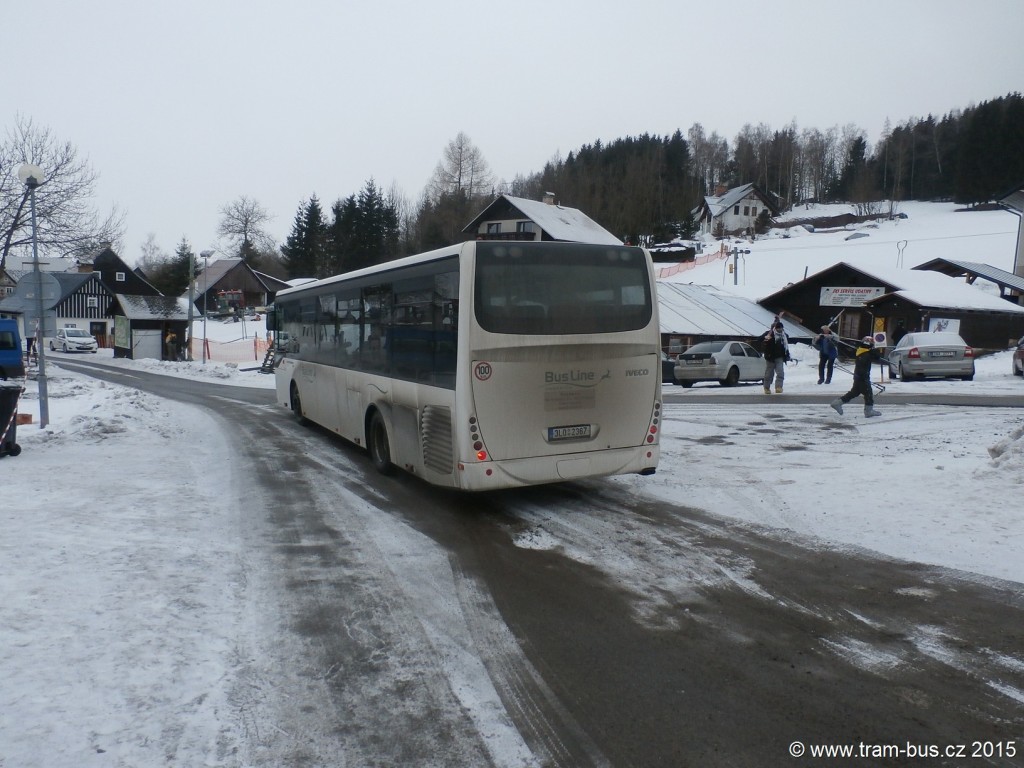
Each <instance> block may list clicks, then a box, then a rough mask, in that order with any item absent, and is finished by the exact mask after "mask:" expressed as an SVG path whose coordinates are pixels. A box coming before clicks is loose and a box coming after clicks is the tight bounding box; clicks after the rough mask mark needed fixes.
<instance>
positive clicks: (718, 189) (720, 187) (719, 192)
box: [715, 184, 729, 197]
mask: <svg viewBox="0 0 1024 768" xmlns="http://www.w3.org/2000/svg"><path fill="white" fill-rule="evenodd" d="M728 191H729V188H728V187H727V186H725V184H719V185H718V186H717V187H715V197H721V196H722V195H724V194H725V193H726V192H728Z"/></svg>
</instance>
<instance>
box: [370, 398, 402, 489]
mask: <svg viewBox="0 0 1024 768" xmlns="http://www.w3.org/2000/svg"><path fill="white" fill-rule="evenodd" d="M366 448H367V450H368V451H369V452H370V460H371V461H372V462H373V466H374V467H376V468H377V471H378V472H380V473H381V474H382V475H390V474H391V471H392V470H393V469H394V467H395V465H394V464H392V463H391V443H390V441H389V440H388V428H387V425H386V424H385V423H384V417H383V416H381V415H380V411H374V412H373V416H371V417H370V427H369V429H368V430H367V433H366Z"/></svg>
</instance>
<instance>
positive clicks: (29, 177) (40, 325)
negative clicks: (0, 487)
mask: <svg viewBox="0 0 1024 768" xmlns="http://www.w3.org/2000/svg"><path fill="white" fill-rule="evenodd" d="M18 178H19V179H21V183H22V184H24V185H25V186H26V187H27V189H28V197H29V205H30V208H31V211H32V268H33V270H34V271H35V277H36V302H37V304H36V311H37V312H38V313H39V315H38V317H37V318H36V354H37V355H38V356H39V376H38V378H37V381H38V382H39V428H40V429H43V428H44V427H45V426H46V425H47V424H49V423H50V399H49V396H48V394H47V389H46V352H45V348H44V345H43V337H44V336H45V335H46V320H45V318H44V316H43V273H42V271H40V269H39V238H38V236H37V234H36V187H38V186H39V185H40V184H41V183H42V178H43V169H42V168H40V167H39V166H38V165H32V164H31V163H26V164H25V165H23V166H21V168H19V169H18ZM26 330H28V329H26Z"/></svg>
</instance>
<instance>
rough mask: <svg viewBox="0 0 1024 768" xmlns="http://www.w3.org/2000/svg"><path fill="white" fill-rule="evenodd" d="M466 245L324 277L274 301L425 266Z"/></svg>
mask: <svg viewBox="0 0 1024 768" xmlns="http://www.w3.org/2000/svg"><path fill="white" fill-rule="evenodd" d="M467 245H475V243H474V241H472V240H467V241H466V242H464V243H457V244H455V245H449V246H447V247H445V248H438V249H437V250H434V251H427V252H426V253H418V254H416V255H414V256H405V257H403V258H401V259H395V260H394V261H385V262H383V263H381V264H374V265H373V266H372V267H363V268H362V269H356V270H353V271H352V272H344V273H342V274H340V275H332V276H331V277H325V278H322V279H320V280H314V281H313V282H310V283H303V284H302V285H298V286H293V287H291V288H285V289H284V290H282V291H278V292H277V294H276V295H275V299H277V298H281V297H284V296H289V295H291V294H293V293H302V292H305V291H309V290H317V289H319V288H322V287H324V286H328V285H332V284H334V283H340V282H345V281H348V280H353V279H355V278H359V277H364V276H366V275H376V274H380V273H382V272H390V271H391V270H394V269H402V268H403V267H409V266H413V265H416V264H426V263H428V262H431V261H436V260H437V259H443V258H447V257H449V256H457V255H459V254H461V253H462V251H463V250H464V249H465V247H466V246H467Z"/></svg>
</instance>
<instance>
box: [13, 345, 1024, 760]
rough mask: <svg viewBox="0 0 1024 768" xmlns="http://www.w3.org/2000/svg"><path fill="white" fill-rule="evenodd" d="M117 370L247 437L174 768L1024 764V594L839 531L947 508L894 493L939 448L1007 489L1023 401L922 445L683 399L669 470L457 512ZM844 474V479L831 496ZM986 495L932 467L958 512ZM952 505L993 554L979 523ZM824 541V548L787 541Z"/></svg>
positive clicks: (919, 436)
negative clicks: (935, 752)
mask: <svg viewBox="0 0 1024 768" xmlns="http://www.w3.org/2000/svg"><path fill="white" fill-rule="evenodd" d="M69 365H70V364H69ZM104 375H109V376H110V377H111V378H112V379H113V380H116V381H119V382H120V383H123V384H127V385H129V386H139V387H140V388H142V389H145V390H151V391H153V392H156V393H157V394H161V395H163V396H167V397H171V398H175V399H184V400H186V401H188V402H190V403H194V404H201V405H203V406H204V407H208V408H213V409H215V410H216V411H217V413H218V421H217V429H216V431H218V432H220V431H221V430H223V432H224V436H225V438H226V439H225V441H224V444H225V445H227V446H228V449H227V451H228V455H227V456H226V457H225V461H223V462H219V463H218V464H217V470H216V471H218V472H220V473H221V474H220V477H219V485H220V488H221V489H222V490H221V493H220V495H219V497H218V498H217V499H216V500H214V502H213V503H211V506H210V517H211V522H209V523H206V524H203V525H202V526H200V528H199V529H198V530H197V531H196V532H194V535H195V534H198V535H200V536H203V537H223V536H226V535H230V536H235V537H237V538H235V539H234V540H232V541H213V542H211V545H212V546H213V547H214V553H213V554H214V556H216V553H217V552H218V551H221V552H222V553H223V564H222V565H221V566H219V567H218V568H217V572H211V573H210V578H211V579H212V580H215V583H214V584H213V585H212V587H213V588H216V587H217V586H218V585H221V586H224V587H225V589H226V590H227V594H225V595H221V599H222V600H223V601H224V604H225V605H227V606H228V610H229V611H230V613H229V615H228V616H226V617H225V621H224V623H223V624H222V625H219V626H218V628H217V629H218V639H217V642H216V643H215V644H210V647H209V648H207V651H208V652H210V653H213V652H216V653H217V654H219V656H218V657H217V658H216V659H214V660H207V663H206V664H205V667H207V668H209V669H208V670H207V671H206V672H204V669H202V668H198V669H192V670H190V669H188V666H187V662H188V658H187V657H186V658H183V659H181V663H180V664H179V665H178V667H177V670H178V671H177V672H176V674H184V673H186V672H187V673H188V674H187V679H188V680H190V681H191V683H190V684H191V685H192V686H193V687H194V688H196V689H197V690H199V689H201V688H202V686H201V685H199V683H198V680H197V678H200V677H201V676H202V675H203V674H206V673H209V672H210V671H215V672H216V674H217V681H218V683H217V689H218V690H220V691H222V692H223V693H222V694H221V695H215V696H211V697H208V698H201V699H199V700H198V701H197V703H196V705H195V707H194V708H193V711H194V714H193V715H192V716H191V718H186V719H185V720H184V722H183V723H179V724H178V726H177V727H176V728H174V729H163V730H162V731H161V729H160V728H153V731H154V736H153V739H154V741H155V742H157V743H158V744H159V745H160V750H162V752H163V753H164V754H165V755H167V760H168V763H169V764H183V765H184V764H187V760H185V757H187V756H193V757H194V756H195V755H198V754H203V755H205V756H206V762H207V764H210V765H232V766H235V765H237V766H248V765H267V766H270V765H303V764H309V765H351V766H364V765H384V764H387V765H437V766H442V765H443V766H478V765H495V766H524V765H562V766H576V765H615V766H618V765H639V766H666V765H673V766H674V765H688V764H692V765H730V766H763V765H776V764H787V763H788V762H789V760H790V759H791V758H790V757H789V752H788V750H789V748H790V745H791V744H792V743H793V742H795V741H800V742H801V743H805V744H808V745H809V744H843V743H856V742H861V743H872V744H902V745H905V744H907V743H913V744H936V745H946V744H960V743H963V744H968V745H970V744H971V743H972V742H974V741H978V742H983V743H985V744H993V745H994V744H1009V743H1014V744H1016V748H1015V749H1016V750H1024V743H1021V742H1020V741H1019V738H1020V735H1021V734H1022V733H1024V652H1022V649H1024V598H1022V593H1021V587H1020V583H1019V582H1016V581H1000V580H998V579H996V578H992V577H991V576H980V575H978V573H977V571H975V572H974V573H969V572H966V571H957V570H951V569H948V568H943V567H939V566H931V565H925V564H920V563H911V562H906V561H905V560H901V559H897V558H895V557H893V558H889V557H885V556H882V555H880V554H879V553H878V552H877V551H876V552H871V551H866V550H864V549H862V548H857V547H854V546H845V545H844V544H843V543H842V541H837V538H836V536H835V535H828V533H829V531H831V532H832V533H833V534H834V533H835V531H836V529H837V526H835V525H833V526H832V527H831V529H829V528H828V518H829V515H830V514H831V515H832V516H833V517H836V516H840V515H849V514H851V512H850V510H851V509H852V510H854V511H856V510H861V509H865V507H866V506H870V507H871V508H872V509H875V508H876V507H877V506H879V505H880V506H881V508H882V510H883V511H882V512H881V513H875V514H873V515H872V516H869V515H867V514H865V515H864V516H863V517H862V518H861V519H863V521H864V524H865V525H867V524H871V525H878V526H884V525H886V524H887V521H888V520H889V519H890V518H895V517H897V515H895V514H894V513H893V510H896V509H898V508H900V507H902V509H904V510H908V509H909V510H911V511H913V509H914V506H915V505H918V504H921V505H924V506H927V505H928V504H932V505H934V504H935V501H934V500H932V501H927V500H905V501H904V502H902V503H901V504H897V503H895V502H894V501H891V500H887V499H886V498H885V497H884V496H883V495H882V493H881V492H880V490H881V488H883V487H884V486H881V485H879V482H880V481H881V480H887V479H891V478H898V477H899V474H900V472H901V470H905V469H907V468H913V467H915V466H917V465H916V463H915V462H916V461H917V459H916V458H914V459H913V460H912V459H911V457H916V456H918V455H919V454H920V451H921V444H922V442H923V441H929V440H930V441H931V442H930V444H929V451H930V453H931V455H932V456H934V458H935V462H936V463H937V464H942V465H943V466H950V467H953V466H957V465H958V464H960V463H963V462H967V465H965V466H967V467H968V469H970V471H972V472H973V471H977V472H983V471H986V470H985V469H984V467H982V466H981V460H980V459H975V457H974V455H973V451H972V449H971V447H970V446H972V445H974V444H975V443H978V444H991V443H992V442H993V441H994V439H995V438H996V437H997V436H998V435H999V434H1000V426H999V425H1000V424H1001V423H1002V421H1003V420H1005V418H1006V417H1005V409H1003V411H1004V412H1003V413H999V411H1000V409H985V408H980V409H970V410H969V411H968V410H966V409H964V410H957V409H947V410H946V411H943V412H942V415H943V418H944V419H950V418H952V419H958V420H959V421H958V422H957V428H956V430H955V432H956V433H958V434H959V435H960V439H959V441H957V442H956V443H952V442H951V441H950V440H949V439H948V437H942V438H941V439H938V438H936V437H935V435H930V434H929V432H930V430H934V429H935V428H936V427H935V425H936V424H937V421H936V420H935V419H934V418H931V417H933V416H934V415H935V413H936V411H935V409H934V406H899V407H895V406H892V409H893V412H892V414H891V415H888V416H886V418H885V419H880V420H878V423H875V422H872V423H870V424H868V425H865V424H863V423H861V424H858V423H856V422H854V421H852V420H847V421H841V420H838V419H836V418H834V417H833V416H831V415H829V414H828V413H824V412H820V411H818V410H814V409H809V408H807V407H806V406H787V405H782V404H778V403H772V404H771V408H769V409H767V410H766V408H765V407H764V406H761V405H758V406H756V407H752V406H748V405H743V404H742V403H739V402H737V403H735V404H721V405H717V404H700V403H697V404H690V403H684V404H677V405H672V406H669V407H668V408H667V409H666V424H665V437H664V441H665V442H664V445H663V448H664V453H665V456H666V459H665V462H664V464H665V467H671V468H673V469H672V471H659V474H658V475H656V476H655V477H654V478H639V477H626V478H616V479H611V480H601V481H588V482H580V483H570V484H564V485H559V486H551V487H543V488H532V489H523V490H517V491H512V492H502V493H494V494H483V495H460V494H454V493H450V492H445V491H439V490H436V489H432V488H429V487H427V486H424V485H423V484H422V483H420V482H419V481H417V480H415V479H414V478H411V477H408V476H404V475H399V476H397V477H394V478H381V477H379V476H377V475H376V474H374V473H373V470H372V465H371V464H370V462H369V460H368V459H367V458H366V457H365V456H364V455H363V454H362V452H360V451H358V450H356V449H355V448H352V447H350V446H348V445H346V444H344V443H341V442H340V441H338V440H337V439H335V438H333V437H332V436H331V435H329V434H327V433H326V432H324V431H322V430H319V429H315V428H312V429H311V428H303V427H300V426H299V425H297V424H296V423H295V422H294V421H293V420H292V419H291V417H290V415H289V414H288V413H287V412H286V411H284V410H283V409H280V408H277V407H275V406H273V405H271V404H270V399H271V398H270V394H269V392H265V391H264V392H260V391H258V390H242V389H240V388H225V387H218V386H216V385H209V386H206V385H199V384H195V383H193V384H190V385H188V386H183V385H182V383H181V381H180V380H167V379H165V378H164V377H159V376H150V375H148V374H143V373H138V372H133V373H132V374H131V376H130V377H126V376H124V375H122V374H119V373H116V372H115V373H110V374H104ZM886 421H888V427H886V426H885V423H886ZM901 422H902V423H903V426H902V427H899V428H897V427H896V426H894V425H898V424H900V423H901ZM211 426H213V425H212V424H211ZM882 430H887V431H886V432H885V433H884V434H885V435H886V439H885V440H881V439H880V437H881V435H882V434H883V433H882ZM942 434H943V435H948V425H947V428H946V430H945V431H944V432H943V433H942ZM837 436H841V437H842V438H843V439H841V440H837V439H836V438H837ZM741 444H742V445H743V446H744V447H743V448H742V450H741V449H740V445H741ZM737 453H739V454H740V458H739V460H738V458H737ZM752 455H762V456H764V458H765V462H764V463H761V462H753V461H751V460H750V457H751V456H752ZM865 456H866V457H868V458H869V459H872V460H873V462H874V463H872V464H865V463H864V462H863V457H865ZM822 466H824V467H825V468H826V469H827V470H829V471H830V473H831V476H832V478H833V480H834V481H835V483H836V484H835V485H833V487H832V491H831V492H830V493H829V494H828V495H819V496H817V497H815V496H810V495H808V493H807V488H808V485H807V484H806V482H805V481H804V478H805V477H806V475H807V473H813V472H817V471H820V470H821V468H822ZM845 466H853V467H857V468H858V469H863V468H864V467H865V466H867V467H876V468H879V469H876V474H875V476H872V477H867V478H864V477H860V476H850V475H849V474H848V473H845V472H844V467H845ZM883 473H884V474H885V476H884V477H883ZM975 479H976V477H975ZM1014 482H1015V481H1014ZM963 483H964V478H963V477H957V476H956V475H955V474H954V475H953V476H951V477H945V476H943V473H941V472H937V480H936V487H937V492H938V493H940V494H945V495H947V496H948V494H950V493H952V492H954V491H955V490H956V488H957V487H958V486H962V485H963ZM993 483H994V485H993V488H994V489H995V490H996V492H1001V490H1002V489H1003V488H1004V486H1001V485H999V484H998V483H999V480H998V479H997V480H994V481H993ZM810 487H811V488H813V485H812V486H810ZM850 498H852V499H853V503H852V505H851V504H850V503H849V499H850ZM243 500H244V503H243ZM965 503H966V502H965ZM948 507H949V511H948V514H947V516H948V518H949V524H951V525H952V524H953V521H954V518H957V513H958V512H959V513H960V515H959V520H960V522H959V523H957V524H959V525H961V526H962V527H963V535H962V540H963V546H964V548H965V549H966V550H967V551H968V554H967V557H970V548H971V546H972V543H971V540H972V537H973V536H974V535H975V533H976V532H975V531H973V530H972V528H971V525H972V521H971V520H970V516H969V515H964V514H963V512H964V509H963V507H962V506H961V505H960V504H957V503H952V504H950V505H948ZM922 508H923V507H922ZM215 513H216V514H215ZM815 516H819V518H820V522H808V520H810V519H812V518H815ZM214 517H216V518H217V519H218V520H220V522H219V524H217V525H215V524H214V523H213V522H212V519H213V518H214ZM973 522H974V523H975V524H977V526H978V531H977V535H982V533H983V531H982V530H981V529H982V528H984V523H983V522H982V523H980V524H979V523H978V521H973ZM814 525H819V526H820V532H821V538H817V537H815V536H814V535H804V534H795V533H793V530H794V529H796V530H801V531H805V530H808V528H810V529H811V530H812V531H813V530H814ZM1006 535H1007V536H1009V537H1013V536H1017V537H1019V533H1017V532H1015V531H1007V532H1006ZM922 539H923V537H922ZM1018 544H1019V538H1018V539H1012V538H1011V541H1010V545H1011V546H1013V547H1018ZM1018 551H1019V548H1018ZM926 559H927V558H926ZM181 563H182V564H186V563H187V560H182V561H181ZM169 577H170V575H168V578H169ZM183 599H184V598H183ZM175 610H179V611H187V610H188V607H187V605H186V604H185V603H183V604H182V605H179V606H176V607H175ZM187 651H188V649H187V648H186V649H184V650H183V651H180V652H181V653H187ZM143 653H144V649H135V658H137V659H142V658H144V656H143ZM129 706H130V705H129ZM129 711H130V710H129ZM137 714H138V716H139V717H140V718H142V719H145V718H160V717H161V713H160V712H153V711H141V712H138V713H137ZM122 727H124V728H127V726H122ZM197 734H199V735H202V736H203V737H204V738H205V739H206V742H207V746H206V749H205V750H204V749H202V748H201V747H200V746H197V745H196V744H197V741H198V737H197ZM97 740H100V741H101V740H102V739H100V738H99V737H97ZM1004 752H1005V748H1004ZM1022 753H1024V752H1022ZM1022 753H1018V754H1022ZM2 754H3V750H2V745H0V755H2ZM131 754H145V752H144V750H143V749H142V747H137V748H136V751H135V752H133V753H131ZM1019 759H1020V758H1019V757H1017V758H1013V757H1011V756H1009V755H1006V754H1004V755H1003V757H1001V758H1000V757H997V758H994V759H991V760H989V761H988V762H982V763H979V764H988V765H1017V764H1020V763H1019ZM176 761H178V762H176ZM40 764H41V765H42V764H48V765H56V764H61V763H60V762H59V761H53V760H51V761H46V762H44V763H40ZM67 764H71V763H67ZM80 764H86V763H84V762H83V763H80ZM88 764H89V765H105V764H119V765H120V764H123V765H132V764H140V763H133V762H132V761H131V760H126V761H124V762H121V763H115V762H102V760H101V759H100V758H97V759H96V760H95V761H90V762H89V763H88ZM858 764H859V765H872V764H874V765H893V764H899V761H895V762H894V761H892V760H888V761H886V760H876V761H875V762H872V761H871V760H864V761H859V762H858ZM951 764H952V763H951ZM0 765H3V766H4V768H13V764H11V766H7V765H4V763H3V760H2V759H0Z"/></svg>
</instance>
